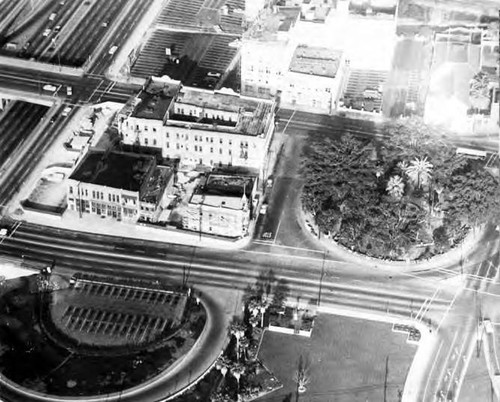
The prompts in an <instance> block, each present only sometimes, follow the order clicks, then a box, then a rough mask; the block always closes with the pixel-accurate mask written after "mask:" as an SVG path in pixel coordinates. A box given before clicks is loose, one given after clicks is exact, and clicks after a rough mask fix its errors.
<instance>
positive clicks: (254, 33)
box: [245, 6, 300, 40]
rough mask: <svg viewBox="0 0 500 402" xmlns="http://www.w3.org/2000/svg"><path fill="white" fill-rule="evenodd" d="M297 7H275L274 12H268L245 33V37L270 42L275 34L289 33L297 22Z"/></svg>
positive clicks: (298, 14)
mask: <svg viewBox="0 0 500 402" xmlns="http://www.w3.org/2000/svg"><path fill="white" fill-rule="evenodd" d="M299 17H300V6H299V7H293V6H291V7H276V11H275V12H272V11H268V14H267V15H265V16H263V17H262V18H261V20H260V23H259V24H256V25H255V28H252V29H250V30H248V31H247V32H246V34H245V35H246V36H247V37H251V38H253V39H257V40H259V39H260V40H270V39H271V38H272V37H273V36H274V35H276V34H277V33H284V32H289V31H290V30H291V29H292V28H293V27H294V25H295V23H296V22H297V21H298V20H299Z"/></svg>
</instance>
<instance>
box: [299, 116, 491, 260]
mask: <svg viewBox="0 0 500 402" xmlns="http://www.w3.org/2000/svg"><path fill="white" fill-rule="evenodd" d="M384 131H385V134H386V138H387V139H386V140H384V142H383V143H379V142H376V141H367V140H359V139H356V138H354V137H352V136H350V135H345V136H343V137H342V138H341V139H340V140H334V139H331V138H328V137H326V138H319V139H318V138H317V139H315V140H314V141H313V142H312V143H310V144H309V146H308V147H307V148H306V150H305V152H304V163H303V174H304V179H305V183H306V184H305V185H304V188H303V193H302V203H303V207H304V208H305V209H306V210H307V211H308V212H310V213H311V214H312V215H313V216H314V218H315V220H316V223H317V225H318V226H319V228H320V230H321V231H322V232H326V233H332V234H333V235H334V236H335V238H336V239H337V240H338V241H340V242H341V243H342V244H344V245H345V246H348V247H350V248H353V249H355V250H357V251H360V252H363V253H365V254H368V255H372V256H377V257H384V258H393V259H399V258H403V257H404V258H408V252H409V251H410V249H412V248H413V247H414V246H419V245H421V244H422V243H429V244H431V243H434V248H433V252H442V251H445V250H446V249H447V248H448V247H450V246H451V245H452V244H453V243H456V241H457V239H459V238H462V237H463V234H464V232H465V231H467V230H468V229H469V228H471V227H472V226H474V225H478V224H482V223H484V222H488V221H490V220H492V219H497V217H498V216H500V188H499V183H498V179H497V178H495V177H493V176H492V175H491V174H490V173H489V172H488V171H486V170H485V169H484V162H482V161H474V160H470V159H467V158H465V157H464V156H461V155H457V154H456V148H455V147H454V146H452V145H450V144H448V143H446V142H445V141H443V139H442V138H441V134H442V133H440V132H437V131H436V130H434V129H432V128H430V127H428V126H426V125H424V124H422V122H421V121H420V120H417V119H415V120H405V121H404V122H393V123H389V124H387V125H386V126H385V127H384ZM436 225H438V226H436Z"/></svg>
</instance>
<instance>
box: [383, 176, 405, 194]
mask: <svg viewBox="0 0 500 402" xmlns="http://www.w3.org/2000/svg"><path fill="white" fill-rule="evenodd" d="M386 190H387V192H388V193H389V195H390V196H391V197H393V198H395V199H397V200H400V199H401V198H402V197H403V194H404V190H405V183H404V182H403V179H402V178H401V176H398V175H395V176H392V177H391V178H390V179H389V181H388V182H387V187H386Z"/></svg>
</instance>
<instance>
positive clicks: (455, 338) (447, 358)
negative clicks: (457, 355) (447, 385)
mask: <svg viewBox="0 0 500 402" xmlns="http://www.w3.org/2000/svg"><path fill="white" fill-rule="evenodd" d="M457 337H458V331H455V336H454V337H453V341H452V342H451V344H450V350H449V351H448V354H447V355H446V359H445V360H444V361H445V362H446V363H448V361H449V360H450V356H451V354H452V352H453V348H454V347H455V342H456V340H457ZM447 366H448V364H444V365H443V369H442V370H441V373H440V374H439V377H438V384H437V386H438V388H437V390H438V391H439V390H440V389H441V380H442V379H443V377H444V373H445V371H446V369H447Z"/></svg>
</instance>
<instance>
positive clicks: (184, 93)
mask: <svg viewBox="0 0 500 402" xmlns="http://www.w3.org/2000/svg"><path fill="white" fill-rule="evenodd" d="M175 104H176V105H183V104H184V105H192V106H196V107H198V108H201V109H205V110H214V111H221V112H222V111H225V112H231V113H234V114H235V115H237V117H236V118H235V119H233V121H232V122H229V121H228V120H225V121H224V120H217V119H212V118H199V117H196V116H188V115H179V114H173V115H171V116H170V120H178V121H184V122H193V123H200V124H211V125H212V128H211V129H212V130H213V131H230V132H236V133H238V134H246V135H260V134H262V133H263V132H265V131H266V128H267V126H268V125H269V122H270V116H271V113H272V108H273V103H272V102H270V101H268V100H264V99H256V98H247V97H243V96H240V95H239V94H237V93H235V92H231V93H223V92H209V91H205V90H199V89H196V88H186V87H184V88H182V90H181V91H180V92H179V94H178V96H177V98H176V99H175ZM192 128H193V129H196V126H192ZM204 129H205V130H206V129H207V128H206V127H204Z"/></svg>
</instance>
